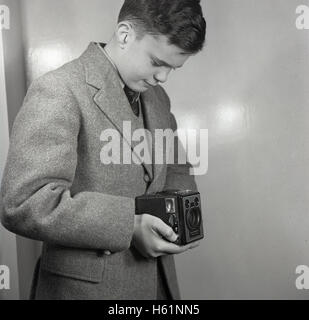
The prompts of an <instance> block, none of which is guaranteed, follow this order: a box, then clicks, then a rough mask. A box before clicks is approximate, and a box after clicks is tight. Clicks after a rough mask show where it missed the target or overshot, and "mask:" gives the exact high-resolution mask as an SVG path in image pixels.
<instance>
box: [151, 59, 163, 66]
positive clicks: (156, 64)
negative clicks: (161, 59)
mask: <svg viewBox="0 0 309 320" xmlns="http://www.w3.org/2000/svg"><path fill="white" fill-rule="evenodd" d="M151 64H152V65H153V66H154V67H161V65H160V64H159V63H158V62H156V61H154V60H152V61H151Z"/></svg>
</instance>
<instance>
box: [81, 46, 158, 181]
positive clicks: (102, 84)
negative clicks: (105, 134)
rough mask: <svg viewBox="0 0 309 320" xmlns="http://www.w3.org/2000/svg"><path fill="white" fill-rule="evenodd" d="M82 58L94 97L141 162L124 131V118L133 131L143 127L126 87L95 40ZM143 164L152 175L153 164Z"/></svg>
mask: <svg viewBox="0 0 309 320" xmlns="http://www.w3.org/2000/svg"><path fill="white" fill-rule="evenodd" d="M81 61H82V63H83V64H84V66H85V72H86V82H87V83H88V84H89V85H91V86H93V87H95V88H96V89H98V92H97V93H96V94H95V96H94V98H93V100H94V102H95V104H96V105H97V106H98V107H99V108H100V110H101V111H102V112H103V113H104V114H105V116H106V117H107V118H108V119H109V121H110V122H111V123H112V124H113V126H114V127H115V128H116V129H117V130H118V132H119V133H120V134H121V136H122V138H123V139H124V141H125V142H126V143H127V144H128V145H129V147H130V148H131V150H132V152H133V153H134V155H135V157H137V158H138V159H139V160H140V162H142V159H141V158H140V157H139V155H138V154H137V153H136V152H134V146H132V144H131V139H130V137H127V136H125V135H124V132H123V123H124V122H125V121H127V122H130V124H131V132H132V133H133V132H134V131H135V130H137V129H140V128H139V127H138V123H137V121H136V118H135V116H134V114H133V113H132V110H131V106H130V104H129V102H128V99H127V97H126V95H125V93H124V91H123V88H122V86H121V83H120V81H119V76H118V74H117V71H116V70H115V68H114V66H113V65H112V64H111V63H110V61H108V59H107V58H106V56H105V55H104V53H103V52H102V51H101V50H100V49H99V48H98V47H97V44H95V43H90V45H89V47H88V49H87V50H86V51H85V53H84V54H83V55H82V56H81ZM142 165H143V167H144V168H145V170H146V171H147V173H148V175H149V176H150V178H151V179H153V168H152V165H151V164H148V165H147V164H144V163H142Z"/></svg>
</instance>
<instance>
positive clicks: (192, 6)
mask: <svg viewBox="0 0 309 320" xmlns="http://www.w3.org/2000/svg"><path fill="white" fill-rule="evenodd" d="M122 21H130V22H131V23H132V24H133V27H134V28H135V30H136V32H137V35H138V38H142V37H143V36H144V35H145V34H151V35H164V36H167V38H168V39H169V43H170V44H173V45H176V46H177V47H179V48H180V49H182V50H184V51H185V53H189V54H194V53H197V52H198V51H200V50H202V48H203V46H204V42H205V36H206V21H205V19H204V17H203V12H202V8H201V5H200V0H125V1H124V4H123V6H122V8H121V10H120V14H119V17H118V23H119V22H122Z"/></svg>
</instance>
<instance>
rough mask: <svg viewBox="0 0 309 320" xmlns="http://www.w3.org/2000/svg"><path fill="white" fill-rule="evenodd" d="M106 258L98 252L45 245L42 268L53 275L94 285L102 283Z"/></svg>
mask: <svg viewBox="0 0 309 320" xmlns="http://www.w3.org/2000/svg"><path fill="white" fill-rule="evenodd" d="M104 267H105V257H104V255H102V254H101V253H100V252H99V251H98V250H82V249H75V248H66V247H61V246H53V245H47V244H44V245H43V250H42V257H41V268H42V269H43V270H45V271H49V272H51V273H54V274H57V275H60V276H64V277H69V278H73V279H77V280H84V281H89V282H93V283H99V282H101V281H102V277H103V272H104Z"/></svg>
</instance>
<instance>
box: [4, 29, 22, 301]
mask: <svg viewBox="0 0 309 320" xmlns="http://www.w3.org/2000/svg"><path fill="white" fill-rule="evenodd" d="M2 35H3V33H2V30H1V29H0V181H1V179H2V174H3V170H4V166H5V161H6V156H7V152H8V148H9V125H8V112H7V111H8V108H7V95H6V81H5V64H4V50H3V41H2V39H3V37H2ZM0 205H1V204H0ZM0 266H1V267H4V266H5V267H7V268H8V271H9V274H7V273H6V275H8V278H6V279H5V281H8V282H9V285H8V287H7V284H6V283H4V279H3V278H2V277H4V273H3V274H2V272H4V271H2V270H1V274H0V278H1V287H2V285H3V284H5V289H0V300H17V299H19V297H20V296H19V282H18V280H19V277H18V267H17V249H16V236H15V235H14V234H12V233H10V232H8V231H7V230H6V229H4V228H3V226H2V225H1V224H0ZM6 272H7V271H6Z"/></svg>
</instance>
